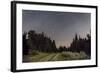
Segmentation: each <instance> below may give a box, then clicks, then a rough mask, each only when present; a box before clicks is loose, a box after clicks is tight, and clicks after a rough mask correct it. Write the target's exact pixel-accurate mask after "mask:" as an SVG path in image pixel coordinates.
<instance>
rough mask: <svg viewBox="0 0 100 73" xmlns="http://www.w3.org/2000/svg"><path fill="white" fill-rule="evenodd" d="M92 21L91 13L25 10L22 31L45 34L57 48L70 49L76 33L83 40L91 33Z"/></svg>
mask: <svg viewBox="0 0 100 73" xmlns="http://www.w3.org/2000/svg"><path fill="white" fill-rule="evenodd" d="M90 19H91V14H90V13H74V12H53V11H36V10H23V11H22V31H23V33H24V32H28V31H29V30H35V31H36V33H42V32H44V33H45V34H46V35H47V36H48V37H50V38H51V40H55V42H56V46H57V47H59V46H66V47H69V46H70V43H71V42H72V40H73V38H74V36H75V34H76V33H77V34H78V35H79V36H80V37H82V38H84V37H86V35H87V34H88V33H90V29H91V28H90V27H91V26H90V25H91V21H90Z"/></svg>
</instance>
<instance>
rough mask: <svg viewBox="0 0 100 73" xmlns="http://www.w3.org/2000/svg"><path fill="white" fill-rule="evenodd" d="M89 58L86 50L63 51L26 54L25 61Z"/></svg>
mask: <svg viewBox="0 0 100 73" xmlns="http://www.w3.org/2000/svg"><path fill="white" fill-rule="evenodd" d="M81 59H82V60H83V59H88V56H87V55H86V54H85V53H84V52H80V53H77V52H62V53H42V52H38V54H36V55H33V54H31V55H24V57H23V62H44V61H64V60H81Z"/></svg>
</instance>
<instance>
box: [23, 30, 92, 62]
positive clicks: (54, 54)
mask: <svg viewBox="0 0 100 73" xmlns="http://www.w3.org/2000/svg"><path fill="white" fill-rule="evenodd" d="M22 38H23V62H44V61H65V60H84V59H90V58H91V35H90V34H87V35H86V37H85V38H81V37H80V36H79V35H78V34H77V33H76V34H75V36H74V37H73V39H72V42H71V43H70V46H69V47H66V46H60V47H58V48H57V46H56V42H55V40H54V39H53V40H52V39H51V38H50V37H48V36H47V35H46V34H44V32H42V33H37V32H36V31H35V30H30V31H28V32H24V33H23V36H22Z"/></svg>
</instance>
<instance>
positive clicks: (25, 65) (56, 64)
mask: <svg viewBox="0 0 100 73" xmlns="http://www.w3.org/2000/svg"><path fill="white" fill-rule="evenodd" d="M22 9H24V10H42V11H62V12H82V13H91V39H92V40H91V60H79V61H78V60H77V61H75V60H74V61H59V62H38V63H22ZM95 13H96V10H95V9H94V8H82V7H67V6H66V7H63V6H45V5H34V4H33V5H28V4H17V21H16V22H17V24H16V26H17V32H16V33H17V39H16V40H17V41H16V43H17V47H16V56H17V57H16V62H17V64H16V65H17V70H22V69H38V68H52V67H71V66H85V65H95V63H96V62H95V59H96V44H95V43H96V42H95V41H96V39H95V38H96V33H95V29H96V21H95V19H96V18H95V15H96V14H95Z"/></svg>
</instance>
